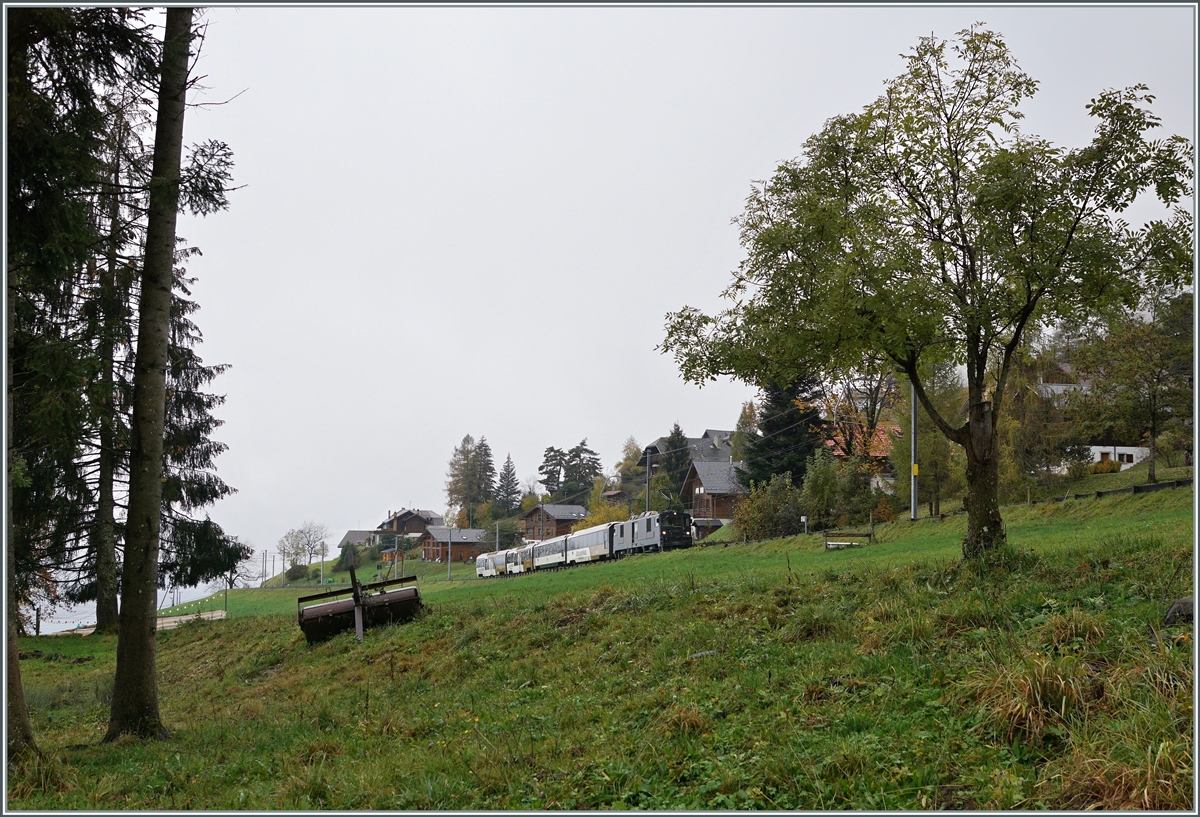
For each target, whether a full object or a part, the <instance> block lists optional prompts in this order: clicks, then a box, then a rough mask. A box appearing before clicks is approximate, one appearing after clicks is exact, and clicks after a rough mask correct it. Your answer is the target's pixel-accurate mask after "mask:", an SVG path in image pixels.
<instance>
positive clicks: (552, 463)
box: [538, 446, 567, 495]
mask: <svg viewBox="0 0 1200 817" xmlns="http://www.w3.org/2000/svg"><path fill="white" fill-rule="evenodd" d="M566 462H567V453H566V452H565V451H562V450H560V449H558V448H554V447H553V446H551V447H549V448H547V449H546V451H545V452H544V453H543V454H542V464H541V465H539V466H538V476H540V477H541V479H540V480H539V481H540V482H541V483H542V487H543V488H545V489H546V492H547V493H548V494H551V495H555V494H557V493H558V489H559V488H560V487H561V486H562V480H563V467H564V466H565V465H566Z"/></svg>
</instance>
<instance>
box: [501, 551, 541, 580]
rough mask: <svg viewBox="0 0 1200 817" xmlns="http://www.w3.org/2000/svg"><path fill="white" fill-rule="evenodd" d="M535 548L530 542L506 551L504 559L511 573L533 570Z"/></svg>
mask: <svg viewBox="0 0 1200 817" xmlns="http://www.w3.org/2000/svg"><path fill="white" fill-rule="evenodd" d="M533 548H534V544H528V545H524V546H523V547H516V548H511V549H509V550H506V551H504V560H505V563H506V565H507V568H508V572H509V574H510V575H512V574H516V573H528V572H529V571H531V570H533Z"/></svg>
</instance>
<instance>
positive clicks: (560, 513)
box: [520, 505, 587, 521]
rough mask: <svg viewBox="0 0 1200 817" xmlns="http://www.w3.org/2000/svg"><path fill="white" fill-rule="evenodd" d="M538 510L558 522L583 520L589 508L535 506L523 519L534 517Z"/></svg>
mask: <svg viewBox="0 0 1200 817" xmlns="http://www.w3.org/2000/svg"><path fill="white" fill-rule="evenodd" d="M538 508H541V509H542V510H543V511H545V512H546V514H547V515H548V516H549V517H550V518H551V519H557V520H563V521H566V520H574V519H583V518H584V517H585V516H587V508H585V507H583V506H582V505H535V506H534V507H532V508H530V509H529V510H527V511H525V513H523V514H521V517H520V518H521V519H524V518H525V517H527V516H530V515H532V514H533V513H534V512H535V511H536V510H537V509H538Z"/></svg>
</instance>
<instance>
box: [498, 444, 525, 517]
mask: <svg viewBox="0 0 1200 817" xmlns="http://www.w3.org/2000/svg"><path fill="white" fill-rule="evenodd" d="M520 504H521V485H520V483H519V482H518V481H517V469H516V467H515V466H514V465H513V461H512V455H511V454H509V455H508V456H507V457H505V459H504V467H502V468H501V469H500V476H499V477H497V479H496V508H497V509H498V510H499V511H500V513H501V514H505V515H507V514H510V513H512V512H513V510H515V509H516V508H517V507H518V506H519V505H520Z"/></svg>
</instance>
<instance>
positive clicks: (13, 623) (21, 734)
mask: <svg viewBox="0 0 1200 817" xmlns="http://www.w3.org/2000/svg"><path fill="white" fill-rule="evenodd" d="M9 280H12V279H11V278H10V279H9ZM15 300H16V299H15V298H13V293H12V292H11V290H10V291H9V293H8V310H7V313H8V314H7V316H6V318H7V319H6V320H5V324H6V327H5V328H6V330H7V334H9V335H11V333H12V327H13V321H14V319H15V316H16V310H15V308H14V306H13V304H14V303H15ZM7 340H8V339H7V338H6V341H7ZM6 358H7V366H6V368H7V380H8V387H9V388H10V389H11V388H12V355H6ZM12 405H13V401H12V395H11V394H10V395H9V396H8V406H7V411H6V413H7V417H6V422H7V425H6V426H5V431H6V432H7V434H6V437H7V439H6V440H5V445H6V447H7V448H8V463H9V467H10V468H11V467H12V462H13V447H12V426H13V416H12V411H13V408H12ZM4 506H5V508H12V478H11V475H10V474H6V475H5V480H4ZM5 521H6V522H8V514H7V513H6V514H5ZM12 548H13V544H12V540H11V539H10V538H9V537H7V536H6V537H5V548H4V557H5V565H4V568H5V569H4V580H5V583H6V585H7V586H6V588H5V590H6V591H7V595H8V609H7V610H6V611H5V613H6V615H7V617H8V625H7V627H8V629H7V632H6V634H5V638H6V640H7V642H8V643H7V645H6V647H7V649H8V656H7V661H8V666H7V668H6V669H7V672H6V673H5V675H6V679H5V681H6V686H7V689H6V693H7V698H8V707H7V712H6V715H7V725H8V729H7V734H6V740H7V744H8V760H9V762H10V763H11V762H12V761H13V760H15V759H16V758H18V757H20V756H22V755H24V754H26V753H28V752H38V751H39V750H38V746H37V742H36V741H35V740H34V738H33V724H32V723H30V721H29V707H28V706H26V704H25V688H24V686H23V685H22V684H21V661H20V649H19V648H18V646H17V586H16V564H15V560H14V559H13V552H12Z"/></svg>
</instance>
